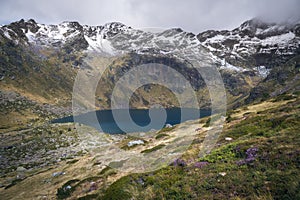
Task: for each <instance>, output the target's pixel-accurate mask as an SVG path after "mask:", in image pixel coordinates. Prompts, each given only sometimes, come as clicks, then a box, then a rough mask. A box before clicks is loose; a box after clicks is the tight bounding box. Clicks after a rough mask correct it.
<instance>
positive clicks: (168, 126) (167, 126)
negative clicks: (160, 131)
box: [165, 124, 173, 128]
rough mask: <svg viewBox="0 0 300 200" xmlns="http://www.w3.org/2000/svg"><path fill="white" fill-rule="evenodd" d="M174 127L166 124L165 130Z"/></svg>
mask: <svg viewBox="0 0 300 200" xmlns="http://www.w3.org/2000/svg"><path fill="white" fill-rule="evenodd" d="M172 127H173V126H172V125H171V124H166V125H165V128H172Z"/></svg>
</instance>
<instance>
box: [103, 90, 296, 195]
mask: <svg viewBox="0 0 300 200" xmlns="http://www.w3.org/2000/svg"><path fill="white" fill-rule="evenodd" d="M282 99H290V100H288V101H286V100H285V101H284V100H282ZM299 105H300V97H299V94H297V95H296V94H285V95H281V96H279V97H277V98H276V99H273V100H271V101H269V102H263V103H260V104H257V105H250V106H245V107H243V108H240V109H237V110H233V111H232V112H231V114H229V116H228V117H227V119H228V120H227V124H226V126H225V130H224V131H223V133H222V135H221V137H220V138H219V142H218V144H217V146H216V147H215V149H214V150H212V151H211V153H210V154H208V155H206V156H204V157H202V158H198V157H197V154H195V153H193V152H194V151H192V150H193V149H194V148H196V145H195V144H194V145H192V146H191V147H190V151H188V152H187V153H186V155H184V156H183V157H182V159H180V160H179V161H177V162H178V163H176V164H172V165H171V166H169V167H166V168H164V169H161V170H159V171H156V172H153V173H146V174H131V175H128V176H125V177H123V178H121V179H119V180H118V181H116V182H115V183H113V184H112V185H111V186H110V187H109V188H108V189H107V190H105V192H104V194H102V193H99V196H98V197H99V199H120V198H122V199H299V198H300V192H299V191H300V190H299V189H300V181H299V178H298V177H299V176H300V169H299V167H300V160H299V158H300V155H299V154H300V137H299V128H300V121H299V119H300V106H299ZM226 137H227V138H228V137H230V138H232V140H231V141H227V140H225V138H226ZM196 152H197V151H196Z"/></svg>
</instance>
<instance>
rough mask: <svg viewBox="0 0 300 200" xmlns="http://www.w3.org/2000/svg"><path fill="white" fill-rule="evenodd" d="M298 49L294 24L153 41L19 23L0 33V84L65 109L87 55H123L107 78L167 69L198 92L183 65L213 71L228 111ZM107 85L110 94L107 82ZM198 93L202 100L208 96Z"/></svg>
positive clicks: (98, 29)
mask: <svg viewBox="0 0 300 200" xmlns="http://www.w3.org/2000/svg"><path fill="white" fill-rule="evenodd" d="M299 46H300V23H294V24H276V23H266V22H263V21H261V20H259V19H256V18H255V19H252V20H248V21H246V22H244V23H243V24H241V25H240V26H239V27H238V28H236V29H233V30H231V31H228V30H224V31H215V30H209V31H205V32H202V33H199V34H197V35H196V34H193V33H189V32H185V31H184V30H182V29H180V28H172V29H167V30H162V31H161V32H155V33H153V32H149V31H144V30H138V29H134V28H132V27H130V26H126V25H124V24H122V23H119V22H112V23H107V24H104V25H100V26H88V25H81V24H79V23H78V22H62V23H60V24H57V25H45V24H39V23H37V22H36V21H35V20H33V19H30V20H23V19H22V20H20V21H17V22H13V23H11V24H8V25H4V26H1V27H0V47H1V54H0V56H1V62H0V69H1V71H0V79H1V80H2V83H3V84H2V85H3V87H8V86H9V87H11V86H13V87H14V88H20V87H21V88H23V91H28V92H30V93H32V92H35V93H36V94H38V95H39V96H42V97H45V96H48V97H47V98H48V99H53V98H54V97H56V96H57V94H60V95H61V96H64V99H66V101H67V102H68V101H70V95H71V90H72V85H73V81H74V78H75V76H76V73H77V70H78V69H80V68H81V69H82V68H84V67H86V69H85V70H86V71H87V73H90V72H89V67H88V66H86V65H84V59H85V58H86V56H87V55H89V54H92V55H93V54H97V55H104V56H115V55H120V54H121V55H125V57H122V58H121V59H119V60H118V62H119V64H117V65H116V66H112V67H113V69H115V70H114V71H111V72H109V73H108V74H109V75H108V76H115V77H120V76H122V74H123V73H124V72H126V71H127V70H129V69H130V68H131V67H133V66H135V65H138V64H143V63H145V62H151V61H155V60H156V61H159V62H161V63H162V64H169V63H173V64H174V65H175V66H176V67H177V68H178V70H179V71H180V73H182V74H183V75H184V76H185V77H188V79H189V81H191V82H192V83H193V84H194V85H197V87H198V86H199V85H203V83H202V81H203V80H202V79H200V78H199V76H197V75H196V74H194V73H193V72H192V71H191V70H189V69H188V66H187V65H189V64H188V62H186V61H187V60H189V59H191V58H192V59H195V60H199V61H200V62H204V63H211V64H212V65H215V66H217V67H218V68H219V70H220V73H221V75H222V77H223V80H224V84H225V87H226V89H227V92H228V94H227V97H228V101H229V102H230V104H231V103H234V102H236V101H241V100H242V99H244V98H246V96H247V95H249V93H250V91H251V90H252V89H253V88H255V87H256V86H257V84H259V83H260V82H261V81H262V80H264V79H265V78H266V77H268V75H269V74H270V73H271V74H272V71H274V70H275V69H276V70H277V71H278V69H279V68H278V67H281V66H283V65H284V64H285V63H286V62H288V61H289V60H291V59H293V58H294V57H297V56H298V55H299V53H300V48H299ZM296 60H297V59H296ZM113 64H116V63H113ZM296 65H297V64H296ZM280 69H281V68H280ZM283 69H285V68H283ZM276 70H275V71H276ZM293 72H297V70H296V71H295V70H293ZM114 73H118V74H114ZM191 73H192V74H191ZM291 76H292V75H291ZM30 77H31V80H29V78H30ZM32 77H35V78H34V79H32ZM273 77H274V75H273ZM269 79H270V78H269ZM269 79H266V80H269ZM26 80H27V82H26ZM32 80H35V81H33V82H34V84H31V82H32ZM41 80H43V83H42V84H41ZM108 80H109V79H108ZM106 84H108V85H110V86H111V87H112V85H113V84H114V81H108V82H106ZM41 86H43V88H45V87H46V88H49V89H48V91H49V92H47V94H44V93H45V92H42V90H41V88H40V87H41ZM54 86H55V87H54ZM58 88H59V89H58ZM105 88H108V87H105ZM202 89H203V90H202V91H201V92H200V91H199V92H200V93H201V95H202V96H207V94H206V93H205V89H204V88H202ZM259 91H260V90H259ZM51 92H52V94H51ZM99 92H100V93H101V91H99ZM106 92H108V91H106ZM256 93H257V92H256ZM64 94H68V95H67V97H66V96H65V95H64ZM276 94H277V93H276ZM141 95H142V94H140V97H138V96H139V95H138V96H137V97H136V101H138V102H142V103H138V105H140V106H141V105H142V104H144V103H145V102H148V100H146V99H143V98H141ZM33 96H35V95H33ZM109 96H110V95H108V94H107V93H106V94H99V96H98V99H102V101H101V102H99V106H101V105H105V106H104V107H107V106H108V105H109V103H110V102H109ZM256 96H257V95H254V97H253V98H252V99H255V97H256ZM58 99H59V98H58ZM206 100H208V99H206ZM164 102H168V101H167V100H165V101H164ZM52 103H53V102H52ZM158 103H159V102H158ZM173 103H174V102H172V104H173ZM204 104H205V105H207V104H206V103H204Z"/></svg>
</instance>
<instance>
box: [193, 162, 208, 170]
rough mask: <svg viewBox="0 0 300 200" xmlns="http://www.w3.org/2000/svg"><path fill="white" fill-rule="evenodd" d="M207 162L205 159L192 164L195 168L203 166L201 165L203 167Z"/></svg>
mask: <svg viewBox="0 0 300 200" xmlns="http://www.w3.org/2000/svg"><path fill="white" fill-rule="evenodd" d="M208 164H209V162H206V161H202V162H196V163H195V164H194V166H195V167H196V168H200V169H201V168H203V167H205V166H206V165H208Z"/></svg>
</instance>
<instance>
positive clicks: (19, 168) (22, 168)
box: [16, 166, 27, 172]
mask: <svg viewBox="0 0 300 200" xmlns="http://www.w3.org/2000/svg"><path fill="white" fill-rule="evenodd" d="M26 170H27V169H26V168H25V167H22V166H21V167H18V168H17V169H16V171H17V172H24V171H26Z"/></svg>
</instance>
